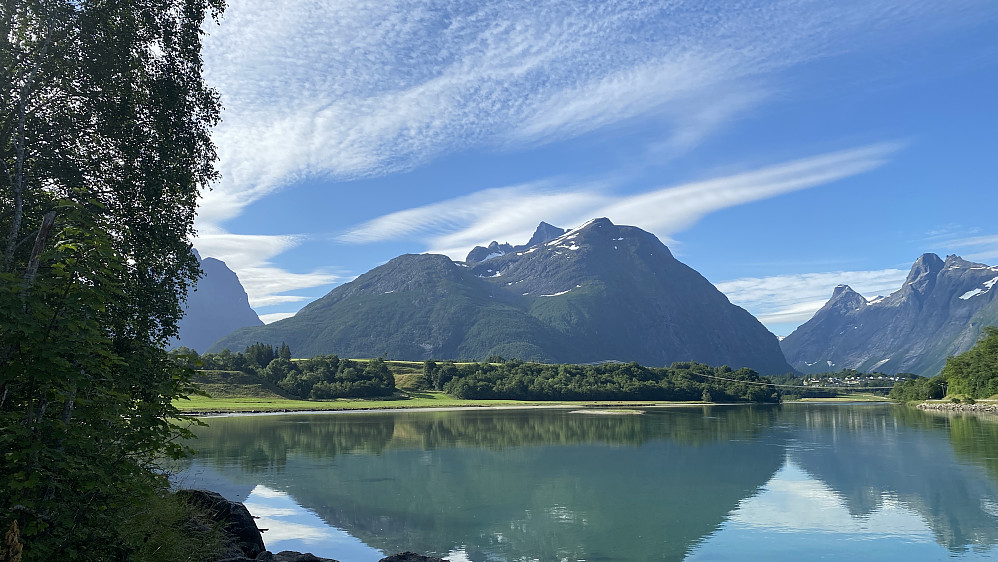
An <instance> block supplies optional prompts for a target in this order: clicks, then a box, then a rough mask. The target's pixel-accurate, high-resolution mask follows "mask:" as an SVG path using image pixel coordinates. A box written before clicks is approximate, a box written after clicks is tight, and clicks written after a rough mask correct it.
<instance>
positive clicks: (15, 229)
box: [0, 20, 53, 272]
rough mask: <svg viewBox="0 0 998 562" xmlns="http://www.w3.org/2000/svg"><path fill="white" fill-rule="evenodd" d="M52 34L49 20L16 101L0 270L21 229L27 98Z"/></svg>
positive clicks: (5, 266) (8, 259)
mask: <svg viewBox="0 0 998 562" xmlns="http://www.w3.org/2000/svg"><path fill="white" fill-rule="evenodd" d="M52 35H53V28H52V21H51V20H50V21H49V25H48V32H47V33H46V34H45V43H44V44H43V45H42V49H41V51H40V52H39V54H38V61H37V62H35V65H34V67H33V68H32V69H31V72H29V73H28V76H27V77H26V78H25V80H24V85H23V86H21V91H20V93H19V99H18V102H17V112H18V114H17V135H16V138H15V139H14V152H15V164H14V178H13V185H12V186H11V187H12V190H13V197H14V217H13V220H12V221H11V225H10V233H9V234H8V235H7V249H6V250H5V251H4V256H3V264H2V266H0V272H3V271H9V270H10V267H11V262H13V260H14V247H15V246H16V244H17V236H18V233H19V232H20V231H21V220H22V219H23V217H24V121H25V118H26V117H27V98H28V94H29V93H30V90H31V86H32V85H33V84H34V81H35V76H37V75H38V71H39V70H41V68H42V62H43V61H44V60H45V55H46V54H48V50H49V46H51V45H52Z"/></svg>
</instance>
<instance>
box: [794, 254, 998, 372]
mask: <svg viewBox="0 0 998 562" xmlns="http://www.w3.org/2000/svg"><path fill="white" fill-rule="evenodd" d="M996 283H998V267H992V266H989V265H985V264H983V263H974V262H970V261H967V260H964V259H961V258H960V257H959V256H947V257H946V260H945V261H943V260H942V259H940V258H939V256H937V255H935V254H924V255H922V256H921V257H920V258H918V260H916V261H915V263H914V265H912V266H911V271H910V272H909V273H908V278H907V279H906V280H905V282H904V285H902V286H901V288H900V289H898V290H897V291H895V292H893V293H891V294H890V295H888V296H886V297H878V298H876V299H873V300H871V301H867V300H866V299H865V298H863V296H862V295H860V294H859V293H857V292H856V291H853V290H852V289H851V288H849V287H848V286H847V285H839V286H838V287H836V288H835V290H834V291H833V292H832V298H831V299H829V301H828V302H827V303H826V304H825V306H824V307H822V308H821V310H819V311H818V312H816V313H815V315H814V316H813V317H812V318H811V319H810V320H808V321H807V322H806V323H804V324H802V325H801V326H800V327H799V328H797V329H796V330H794V332H793V333H792V334H790V335H789V336H787V337H786V338H784V340H783V341H782V342H781V345H782V347H783V351H784V353H786V356H787V360H788V361H790V364H791V365H793V366H794V367H795V368H796V369H797V370H799V371H801V372H805V373H815V372H822V371H830V370H838V369H843V368H849V369H857V370H860V371H867V372H869V371H879V372H882V373H890V374H893V373H903V372H909V373H915V374H917V375H924V376H934V375H937V374H939V371H940V370H941V369H942V368H943V365H945V364H946V358H947V357H949V356H950V355H957V354H959V353H962V352H964V351H967V350H968V349H970V348H971V347H973V345H974V343H976V342H977V339H978V338H979V337H980V335H981V330H982V328H983V327H984V326H988V325H996V324H998V297H996V294H998V290H995V284H996Z"/></svg>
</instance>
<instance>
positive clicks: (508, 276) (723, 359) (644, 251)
mask: <svg viewBox="0 0 998 562" xmlns="http://www.w3.org/2000/svg"><path fill="white" fill-rule="evenodd" d="M548 227H550V225H548ZM542 228H544V225H543V224H542V226H541V227H540V228H539V229H538V231H539V232H540V231H541V230H542ZM550 228H551V229H553V228H555V227H550ZM551 229H545V231H546V232H548V233H550V232H553V231H552V230H551ZM557 230H560V229H557ZM535 236H536V235H535ZM541 237H542V238H543V237H544V236H543V235H542V236H541ZM513 250H514V251H511V252H507V253H505V254H503V255H499V256H493V257H491V258H490V259H487V260H485V261H481V262H470V263H455V262H452V261H451V260H449V259H448V258H446V257H445V256H437V255H406V256H400V257H398V258H396V259H394V260H392V261H390V262H388V263H387V264H385V265H383V266H381V267H378V268H375V269H374V270H372V271H370V272H368V273H366V274H364V275H362V276H360V277H359V278H357V279H356V280H355V281H353V282H351V283H347V284H345V285H342V286H340V287H337V288H336V289H334V290H333V291H331V292H330V293H329V294H328V295H326V296H325V297H323V298H321V299H319V300H318V301H315V302H314V303H312V304H310V305H309V306H307V307H305V308H304V309H302V310H301V312H299V313H298V314H297V315H295V316H294V317H292V318H288V319H285V320H282V321H280V322H276V323H274V324H270V325H268V326H264V327H260V328H248V329H243V330H239V331H238V332H236V333H234V334H232V335H230V336H229V337H226V338H224V339H223V340H221V341H219V342H218V343H217V344H216V345H215V346H213V349H216V350H217V349H222V348H225V347H228V348H229V349H242V348H243V347H245V345H249V343H253V342H255V341H263V342H268V341H274V342H279V341H286V342H287V343H288V344H289V345H290V346H291V349H292V350H293V351H294V352H295V353H296V354H298V355H302V356H310V355H314V354H317V353H336V354H339V355H341V356H348V357H350V356H352V357H376V356H380V355H382V354H387V356H388V357H389V358H397V359H427V358H437V359H441V358H470V359H484V358H487V357H489V356H492V355H500V356H503V357H507V358H520V359H528V360H541V361H556V362H572V363H585V362H597V361H608V360H617V361H637V362H639V363H643V364H647V365H667V364H670V363H672V362H675V361H700V362H703V363H709V364H713V365H722V364H726V365H729V366H731V367H735V368H737V367H751V368H753V369H756V370H758V371H760V372H762V373H784V372H788V371H790V367H789V366H788V365H787V363H786V361H785V360H784V358H783V355H782V353H781V351H780V348H779V344H778V342H777V340H776V337H775V336H773V335H772V334H771V333H770V332H769V331H768V330H766V329H765V328H764V327H763V326H762V324H760V323H759V322H758V321H757V320H756V319H755V318H754V317H752V315H750V314H749V313H748V312H746V311H745V310H743V309H741V308H739V307H737V306H735V305H732V304H731V303H730V302H729V301H728V299H727V298H726V297H725V296H724V295H723V294H721V293H720V292H719V291H718V290H717V289H716V288H714V286H713V285H711V284H710V282H709V281H707V280H706V279H704V278H703V277H702V276H701V275H700V274H699V273H697V272H696V271H694V270H693V269H691V268H689V267H688V266H686V265H684V264H682V263H681V262H679V261H678V260H676V259H675V258H674V257H673V256H672V253H671V252H670V251H669V249H668V248H667V247H666V246H665V245H664V244H662V243H661V242H660V241H659V240H658V239H657V238H656V237H655V236H653V235H652V234H649V233H648V232H645V231H643V230H641V229H639V228H635V227H631V226H617V225H614V224H613V223H611V222H610V221H609V220H607V219H596V220H593V221H590V222H588V223H586V224H585V225H583V226H581V227H579V228H577V229H575V230H571V231H569V232H567V233H563V234H561V235H560V236H557V237H555V238H553V239H550V240H547V241H545V242H542V243H540V244H535V245H533V246H530V247H523V246H518V247H515V248H513ZM246 342H249V343H246Z"/></svg>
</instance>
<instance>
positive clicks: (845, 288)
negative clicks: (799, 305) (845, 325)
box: [823, 285, 866, 313]
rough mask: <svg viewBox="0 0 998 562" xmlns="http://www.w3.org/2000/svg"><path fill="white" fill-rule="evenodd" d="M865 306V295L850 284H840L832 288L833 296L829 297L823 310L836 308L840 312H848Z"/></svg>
mask: <svg viewBox="0 0 998 562" xmlns="http://www.w3.org/2000/svg"><path fill="white" fill-rule="evenodd" d="M865 306H866V298H865V297H863V295H861V294H859V293H857V292H856V291H854V290H853V289H852V287H850V286H849V285H838V286H836V287H835V289H834V290H832V298H830V299H828V302H827V303H825V306H824V307H823V310H829V309H834V310H837V311H839V312H840V313H847V312H850V311H853V310H857V309H860V308H864V307H865Z"/></svg>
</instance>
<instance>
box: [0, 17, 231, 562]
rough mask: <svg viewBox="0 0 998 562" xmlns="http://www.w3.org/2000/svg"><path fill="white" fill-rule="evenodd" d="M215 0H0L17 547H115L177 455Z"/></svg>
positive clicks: (211, 172)
mask: <svg viewBox="0 0 998 562" xmlns="http://www.w3.org/2000/svg"><path fill="white" fill-rule="evenodd" d="M222 7H223V3H222V2H221V1H220V0H142V1H134V2H102V1H86V0H84V1H74V0H0V76H2V77H3V79H2V80H0V161H2V168H3V171H2V172H0V534H2V533H6V532H7V531H8V530H9V529H15V528H16V529H17V530H18V532H19V533H20V542H22V543H23V545H24V551H23V555H24V559H25V560H72V559H124V558H128V557H129V556H130V555H131V553H133V552H135V550H136V549H137V545H136V544H135V543H134V541H135V540H141V539H140V538H138V539H136V538H128V537H125V536H123V535H122V531H121V529H122V527H123V525H122V523H123V521H125V520H126V518H128V517H129V514H130V513H135V511H136V510H137V509H140V508H141V505H142V497H143V495H144V494H147V493H149V491H150V490H152V489H154V488H155V486H156V485H161V484H164V482H163V481H162V479H161V477H159V476H157V473H156V472H155V471H154V461H155V460H156V459H157V458H159V457H161V456H162V455H178V454H180V453H181V448H180V447H179V446H178V445H177V444H176V442H175V439H176V437H177V436H178V435H181V434H183V433H184V431H183V430H182V429H181V427H182V426H178V425H175V424H172V423H170V419H171V418H176V417H179V412H178V411H177V410H176V409H175V408H174V407H173V406H172V402H173V400H174V399H175V398H178V397H181V396H184V395H186V394H187V393H189V392H190V391H191V390H192V386H191V383H190V380H191V378H190V375H191V371H190V370H189V369H187V368H185V367H184V366H183V365H181V364H178V362H177V361H174V360H172V359H171V358H170V357H169V356H168V355H167V354H166V353H165V351H164V350H163V348H164V346H165V344H166V343H167V342H168V341H169V339H170V338H172V337H174V336H176V331H177V329H176V324H177V320H178V319H179V318H180V316H181V314H182V312H183V310H182V299H183V298H184V295H186V293H187V290H188V288H189V286H190V284H191V283H193V282H194V280H195V279H196V277H197V275H198V274H199V271H198V264H197V260H196V259H195V258H194V256H193V254H192V253H191V248H190V242H189V240H190V238H191V236H192V234H193V220H194V214H195V210H196V209H195V206H196V201H197V197H198V195H199V192H200V190H201V189H203V188H205V187H206V186H207V184H208V183H209V182H210V181H212V180H213V179H214V178H215V176H216V172H215V169H214V161H215V149H214V147H213V145H212V143H211V141H210V137H209V129H210V128H211V127H212V126H213V125H214V124H215V123H216V122H217V120H218V113H219V104H218V98H217V95H216V94H215V92H214V91H212V90H211V89H210V88H208V87H206V86H205V84H204V82H203V80H202V75H201V70H202V69H201V55H200V50H201V34H202V31H201V25H202V23H203V20H204V17H205V14H206V13H207V12H208V11H209V10H211V11H212V12H214V13H215V14H216V15H217V13H218V12H219V11H220V10H221V9H222Z"/></svg>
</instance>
